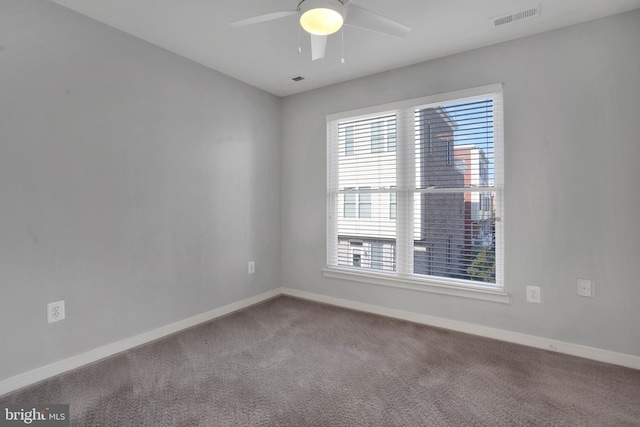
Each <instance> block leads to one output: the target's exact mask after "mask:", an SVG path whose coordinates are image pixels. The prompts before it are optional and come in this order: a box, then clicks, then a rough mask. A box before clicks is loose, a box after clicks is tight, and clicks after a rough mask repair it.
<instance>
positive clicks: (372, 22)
mask: <svg viewBox="0 0 640 427" xmlns="http://www.w3.org/2000/svg"><path fill="white" fill-rule="evenodd" d="M344 24H345V25H349V26H351V27H357V28H364V29H365V30H372V31H377V32H379V33H384V34H390V35H392V36H396V37H406V35H407V34H408V33H409V31H411V27H407V26H406V25H404V24H401V23H399V22H396V21H394V20H392V19H389V18H385V17H384V16H380V15H378V14H377V13H374V12H372V11H370V10H368V9H364V8H362V7H360V6H356V5H355V4H350V5H349V7H347V13H346V18H345V22H344Z"/></svg>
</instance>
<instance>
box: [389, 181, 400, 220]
mask: <svg viewBox="0 0 640 427" xmlns="http://www.w3.org/2000/svg"><path fill="white" fill-rule="evenodd" d="M391 188H392V189H393V188H395V187H391ZM397 208H398V200H397V196H396V193H389V219H396V215H397V211H396V210H397Z"/></svg>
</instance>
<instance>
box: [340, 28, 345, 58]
mask: <svg viewBox="0 0 640 427" xmlns="http://www.w3.org/2000/svg"><path fill="white" fill-rule="evenodd" d="M340 33H341V35H342V59H341V60H340V63H341V64H344V27H342V31H340Z"/></svg>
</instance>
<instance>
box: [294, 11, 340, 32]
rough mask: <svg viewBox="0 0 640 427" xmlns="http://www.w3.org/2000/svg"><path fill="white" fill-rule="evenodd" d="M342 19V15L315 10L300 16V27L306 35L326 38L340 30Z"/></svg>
mask: <svg viewBox="0 0 640 427" xmlns="http://www.w3.org/2000/svg"><path fill="white" fill-rule="evenodd" d="M343 23H344V18H343V17H342V15H341V14H340V13H339V12H337V11H335V10H333V9H327V8H316V9H311V10H308V11H306V12H304V13H303V14H302V15H301V16H300V25H302V28H304V30H305V31H306V32H308V33H311V34H315V35H317V36H328V35H329V34H333V33H335V32H336V31H338V30H339V29H340V28H342V24H343Z"/></svg>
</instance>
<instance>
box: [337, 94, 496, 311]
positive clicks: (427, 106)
mask: <svg viewBox="0 0 640 427" xmlns="http://www.w3.org/2000/svg"><path fill="white" fill-rule="evenodd" d="M327 126H328V141H327V147H328V162H327V176H328V186H327V191H328V205H327V266H328V269H327V270H325V275H327V276H330V277H341V278H342V276H339V274H340V272H341V271H342V270H340V269H341V267H342V266H345V267H346V266H348V267H358V269H359V270H361V273H360V274H359V275H358V276H357V277H355V276H353V277H345V278H350V279H353V280H365V279H363V278H366V277H368V276H370V277H371V278H372V279H373V278H374V277H377V275H379V274H381V273H379V272H377V271H379V270H384V271H385V275H384V276H380V277H377V278H376V279H375V281H376V283H382V282H384V283H383V284H390V285H392V286H396V285H398V284H401V285H402V286H409V285H410V286H415V285H420V286H424V289H426V290H430V291H432V292H440V293H452V294H456V295H461V294H464V296H471V297H478V298H480V299H490V300H492V301H501V302H505V301H507V302H508V295H507V294H506V293H505V292H504V285H503V271H504V265H503V256H502V253H503V240H504V237H503V226H502V224H503V222H502V206H503V193H502V187H503V184H504V182H503V156H502V146H503V141H502V134H503V132H502V126H503V125H502V88H501V86H500V85H492V86H485V87H482V88H477V89H471V90H467V91H461V92H456V93H451V94H442V95H436V96H433V97H426V98H421V99H416V100H408V101H404V102H399V103H394V104H389V105H384V106H380V107H378V108H367V109H365V110H360V111H355V112H347V113H340V114H334V115H331V116H329V117H328V118H327ZM351 135H369V136H370V138H368V137H362V138H354V139H350V138H351ZM347 140H349V141H353V142H347ZM367 144H370V145H369V147H367ZM342 146H344V147H345V148H344V149H340V147H342ZM349 146H352V147H353V148H352V149H349V150H347V148H346V147H349ZM368 148H370V149H368ZM351 152H357V153H360V154H359V155H358V156H351V155H350V154H348V153H351ZM474 162H475V163H478V164H474ZM479 162H482V164H480V163H479ZM452 164H456V165H457V164H461V165H462V164H463V165H464V167H455V168H452V167H451V166H450V165H452ZM480 175H482V177H481V179H479V176H480ZM340 200H342V201H343V204H344V206H343V209H344V215H342V216H339V215H337V212H336V211H337V206H339V204H338V203H339V202H340ZM471 201H473V202H471ZM385 204H388V205H387V206H388V207H385ZM480 205H481V206H480ZM387 209H388V212H389V215H385V214H383V212H384V211H385V210H387ZM376 213H377V214H376ZM479 221H486V222H487V223H491V224H495V225H494V229H493V230H492V233H488V234H487V235H486V237H485V238H484V239H483V240H482V242H483V245H482V246H480V245H478V244H477V241H478V239H475V238H474V236H473V233H474V229H476V227H477V224H478V223H479ZM352 238H356V239H358V240H359V241H362V242H364V245H365V247H367V248H370V249H371V250H370V252H369V250H368V249H367V251H366V253H365V252H364V251H362V249H360V250H359V251H356V250H355V249H354V247H353V245H352V246H351V248H352V257H351V259H350V260H349V259H344V257H340V256H339V255H338V252H339V251H340V250H341V249H339V248H341V247H343V246H341V245H343V244H345V243H346V242H348V241H349V240H350V239H352ZM381 242H384V243H381ZM345 249H346V247H344V249H342V250H343V251H344V250H345ZM385 254H388V255H387V256H385ZM365 256H366V259H367V260H366V262H365V259H364V258H363V257H365ZM387 264H388V265H387ZM390 272H391V273H390ZM343 273H344V274H347V275H348V274H352V273H348V271H346V270H345V271H344V272H343ZM394 277H395V279H394ZM372 279H369V280H372ZM432 285H435V286H437V289H436V288H435V287H433V286H432ZM442 285H447V286H445V287H444V288H443V286H442ZM443 289H445V290H443ZM447 289H456V291H455V292H454V291H451V292H449V291H447ZM467 291H469V292H467ZM471 291H473V292H471ZM461 292H462V293H461ZM474 292H475V293H474ZM467 294H469V295H467ZM480 294H482V295H481V296H479V295H480ZM488 295H490V296H488Z"/></svg>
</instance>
